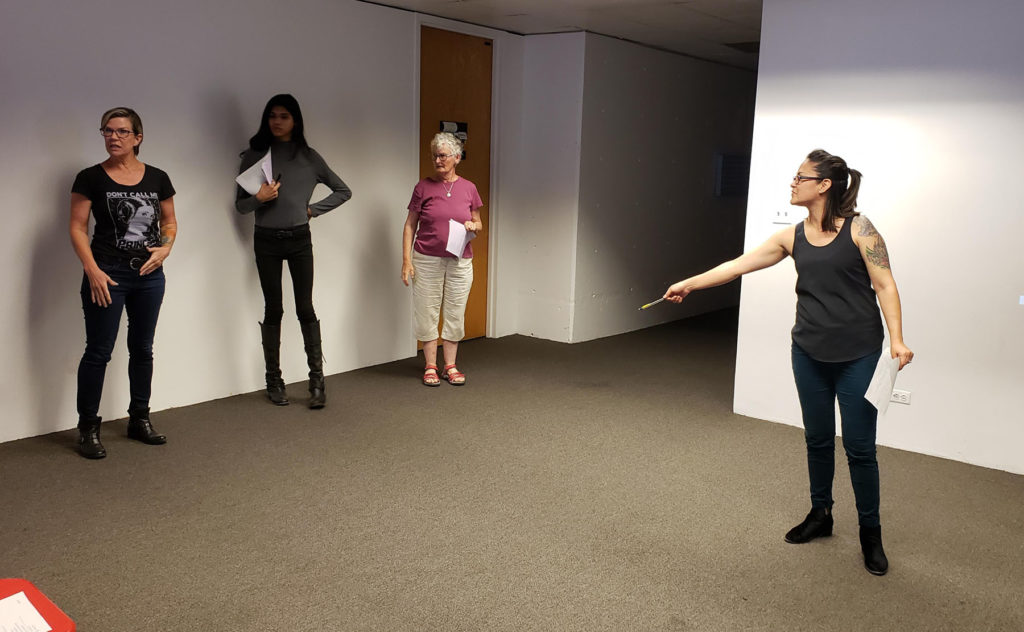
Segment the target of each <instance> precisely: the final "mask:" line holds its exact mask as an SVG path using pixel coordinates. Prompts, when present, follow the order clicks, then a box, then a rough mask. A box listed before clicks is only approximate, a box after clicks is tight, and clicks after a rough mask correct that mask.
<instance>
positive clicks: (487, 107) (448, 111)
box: [418, 26, 493, 339]
mask: <svg viewBox="0 0 1024 632" xmlns="http://www.w3.org/2000/svg"><path fill="white" fill-rule="evenodd" d="M492 50H493V49H492V46H491V40H489V39H484V38H482V37H475V36H473V35H463V34H462V33H453V32H452V31H444V30H441V29H435V28H431V27H429V26H423V27H421V28H420V144H419V147H418V150H419V152H420V177H421V178H425V177H427V176H429V175H432V174H433V173H434V165H433V160H432V159H431V157H430V139H432V138H433V137H434V134H436V133H438V132H440V131H442V129H441V122H442V121H450V122H453V123H464V124H465V131H466V136H467V138H466V142H465V157H464V158H463V159H462V162H461V163H459V166H458V168H457V169H456V173H458V174H459V176H461V177H463V178H466V179H467V180H469V181H470V182H472V183H473V184H475V185H476V188H477V190H478V191H479V192H480V199H482V200H483V202H484V207H483V208H482V209H480V216H481V218H482V219H483V223H484V229H483V231H481V232H480V233H479V234H478V235H477V237H476V239H474V240H473V289H472V291H470V293H469V303H468V304H467V305H466V339H469V338H478V337H480V336H483V335H485V334H486V333H487V254H488V253H487V234H488V231H489V230H490V222H489V221H488V220H489V217H488V206H489V200H490V188H491V51H492ZM441 317H442V318H444V315H443V314H442V315H441Z"/></svg>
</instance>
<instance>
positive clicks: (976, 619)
mask: <svg viewBox="0 0 1024 632" xmlns="http://www.w3.org/2000/svg"><path fill="white" fill-rule="evenodd" d="M735 320H736V313H735V311H726V312H721V313H717V314H713V315H708V316H704V317H698V318H694V319H689V320H687V321H681V322H678V323H673V324H670V325H666V326H662V327H657V328H653V329H649V330H645V331H640V332H635V333H631V334H626V335H622V336H616V337H614V338H608V339H604V340H598V341H594V342H591V343H584V344H578V345H571V346H570V345H562V344H557V343H552V342H546V341H540V340H534V339H530V338H525V337H520V336H511V337H507V338H502V339H498V340H476V341H471V342H467V343H465V344H463V345H462V347H461V349H460V355H459V358H460V362H459V365H460V367H461V368H462V369H463V370H464V371H465V372H466V373H467V375H468V379H469V384H468V385H467V386H465V387H461V388H454V387H451V386H449V385H447V384H443V385H442V386H441V387H440V388H435V389H428V388H425V387H423V386H421V385H420V384H419V382H418V376H419V367H420V365H421V361H420V360H413V359H410V360H405V361H400V362H394V363H391V364H387V365H382V366H378V367H372V368H367V369H363V370H359V371H353V372H350V373H346V374H342V375H335V376H332V377H330V378H329V379H328V407H327V408H326V409H325V410H323V411H309V410H307V409H306V408H305V407H304V406H303V405H302V403H303V399H304V397H305V393H304V390H305V385H304V384H301V383H296V384H292V385H290V386H289V394H290V396H291V397H292V398H293V404H292V405H291V406H288V407H285V408H277V407H274V406H272V405H270V404H269V403H267V402H266V400H265V399H264V397H263V396H262V395H261V394H260V393H252V394H248V395H242V396H238V397H232V398H228V399H223V400H218V401H214V402H207V403H204V404H199V405H195V406H190V407H187V408H180V409H175V410H170V411H163V412H160V413H157V414H155V415H154V417H153V420H154V424H155V425H156V427H157V428H158V429H159V430H161V431H163V432H165V433H167V435H168V436H169V443H168V445H166V446H162V447H151V446H145V445H142V444H140V443H136V442H131V441H128V440H127V439H126V438H125V437H124V428H125V426H124V422H123V421H116V422H112V423H108V424H105V425H104V428H103V437H104V443H105V445H106V447H107V450H108V452H109V456H108V458H106V459H105V460H102V461H96V462H90V461H86V460H85V459H82V458H80V457H78V456H77V455H76V454H75V452H74V451H73V442H74V433H72V432H64V433H58V434H53V435H48V436H43V437H36V438H32V439H25V440H21V441H15V442H10V443H6V444H3V445H0V483H2V484H0V538H2V540H0V576H7V577H23V578H27V579H29V580H31V581H33V582H34V583H35V584H36V585H37V586H39V587H40V588H41V589H42V590H43V591H44V592H45V593H46V594H47V595H48V596H50V597H51V598H52V599H53V600H54V601H55V602H56V603H57V604H58V605H60V606H61V607H62V608H63V609H64V610H65V611H66V612H68V613H69V614H70V615H71V616H72V617H73V618H74V619H75V620H76V621H77V622H78V625H79V630H81V631H83V632H143V631H154V632H177V631H186V630H187V631H195V630H209V631H216V632H221V631H234V630H239V631H241V630H274V631H289V632H291V631H306V630H310V631H312V630H330V631H349V630H352V631H359V630H467V631H471V630H558V631H561V630H566V631H575V630H581V631H582V630H588V631H590V630H679V631H690V630H794V631H796V630H929V631H931V630H1007V631H1010V630H1013V631H1020V630H1024V597H1022V592H1024V502H1022V501H1024V477H1021V476H1015V475H1012V474H1008V473H1005V472H998V471H993V470H987V469H983V468H979V467H973V466H969V465H964V464H960V463H955V462H951V461H945V460H941V459H936V458H931V457H925V456H920V455H916V454H911V453H907V452H901V451H897V450H892V449H885V448H883V449H880V454H879V458H880V462H881V472H882V521H883V534H884V536H885V544H886V550H887V552H888V554H889V558H890V563H891V570H890V572H889V575H887V576H885V577H882V578H878V577H874V576H871V575H869V574H868V573H867V571H865V570H864V568H863V565H862V562H861V557H860V550H859V545H858V541H857V520H856V512H855V510H854V508H853V499H852V492H851V491H850V484H849V475H848V473H847V472H846V470H845V467H844V466H843V465H844V464H845V459H844V458H843V457H842V456H841V455H840V456H839V458H838V460H837V462H838V464H839V467H837V477H836V500H837V504H836V508H835V515H836V535H835V536H834V537H832V538H829V539H825V540H819V541H815V542H812V543H809V544H805V545H790V544H786V543H784V542H783V539H782V536H783V534H784V533H785V531H786V530H787V529H788V528H789V527H791V526H792V525H793V524H795V523H796V522H799V521H800V520H801V519H802V518H803V516H804V514H805V513H806V511H807V508H808V500H807V498H806V494H807V492H806V488H807V482H806V474H805V465H804V455H803V438H802V434H801V431H800V430H799V429H795V428H790V427H786V426H781V425H776V424H770V423H765V422H761V421H757V420H753V419H749V418H745V417H741V416H738V415H734V414H733V413H732V412H730V411H731V400H732V386H731V385H732V374H733V361H734V357H735V332H734V330H735ZM253 343H254V344H256V343H257V341H256V340H254V341H253ZM284 352H285V353H299V352H300V350H298V349H285V350H284ZM157 362H159V358H157ZM296 377H298V376H296ZM110 379H124V378H123V376H113V375H112V376H110ZM166 387H167V386H166V385H161V384H156V385H155V388H157V389H159V388H166Z"/></svg>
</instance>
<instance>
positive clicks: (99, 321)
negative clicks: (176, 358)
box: [71, 108, 178, 459]
mask: <svg viewBox="0 0 1024 632" xmlns="http://www.w3.org/2000/svg"><path fill="white" fill-rule="evenodd" d="M100 133H101V134H103V139H104V141H105V147H106V150H107V154H109V157H108V158H107V159H106V160H104V161H103V162H102V163H100V164H98V165H93V166H92V167H89V168H87V169H83V170H82V171H80V172H79V173H78V176H77V177H76V178H75V183H74V185H72V187H71V245H72V246H73V247H74V249H75V254H77V255H78V258H79V259H81V260H82V268H83V270H84V275H83V278H82V290H81V293H82V309H83V311H84V312H85V340H86V342H85V353H84V354H83V355H82V361H81V362H80V363H79V365H78V432H79V439H78V446H79V452H81V454H82V456H84V457H86V458H89V459H102V458H103V457H105V456H106V455H107V452H106V450H105V449H104V448H103V444H102V443H100V417H99V415H98V413H99V407H100V395H101V394H102V392H103V378H104V375H105V374H106V369H107V362H109V361H110V353H111V351H112V350H113V349H114V343H115V342H116V341H117V329H118V326H119V325H120V322H121V312H122V310H125V311H127V312H128V353H129V358H128V381H129V387H130V394H131V401H130V403H129V404H128V417H129V420H128V436H129V437H130V438H132V439H136V440H138V441H141V442H143V443H147V444H150V445H159V444H162V443H166V441H167V439H166V437H164V435H162V434H158V433H157V432H156V431H155V430H153V425H152V423H151V422H150V420H149V395H150V388H151V383H152V378H153V335H154V333H155V332H156V321H157V317H158V316H159V314H160V304H161V303H162V302H163V296H164V271H163V263H164V260H165V259H167V257H168V256H169V255H170V254H171V246H173V244H174V236H175V234H176V233H177V231H178V226H177V222H176V221H175V218H174V187H173V186H171V181H170V179H169V178H168V177H167V174H166V173H164V172H163V171H161V170H160V169H157V168H156V167H153V166H151V165H147V164H145V163H143V162H141V161H140V160H139V159H138V157H137V156H138V153H139V145H141V144H142V119H140V118H139V115H138V114H136V113H135V112H134V111H133V110H131V109H129V108H114V109H112V110H108V111H107V112H106V113H104V114H103V116H102V118H101V119H100ZM90 214H91V215H92V216H93V218H94V219H95V221H96V225H95V229H94V231H93V237H92V243H90V242H89V215H90Z"/></svg>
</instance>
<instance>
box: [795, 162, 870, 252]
mask: <svg viewBox="0 0 1024 632" xmlns="http://www.w3.org/2000/svg"><path fill="white" fill-rule="evenodd" d="M807 160H808V161H810V162H811V164H812V165H814V172H815V173H816V174H818V177H819V178H823V179H826V178H827V179H828V180H831V181H832V186H831V187H830V188H829V190H828V196H827V197H826V198H825V216H824V217H822V218H821V230H823V231H825V232H829V233H834V232H836V219H837V218H840V217H845V218H849V217H856V216H857V215H860V213H858V212H857V211H855V210H854V209H856V208H857V192H858V191H860V181H861V178H862V177H863V176H862V175H861V173H860V172H859V171H857V170H856V169H850V167H849V166H848V165H847V164H846V161H845V160H843V159H842V158H840V157H839V156H833V155H832V154H830V153H828V152H827V151H825V150H824V149H815V150H814V151H812V152H811V153H809V154H807Z"/></svg>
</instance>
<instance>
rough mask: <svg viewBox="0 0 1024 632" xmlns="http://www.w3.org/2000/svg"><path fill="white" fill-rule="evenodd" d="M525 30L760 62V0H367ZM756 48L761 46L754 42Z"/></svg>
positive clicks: (745, 64) (740, 63)
mask: <svg viewBox="0 0 1024 632" xmlns="http://www.w3.org/2000/svg"><path fill="white" fill-rule="evenodd" d="M363 1H364V2H371V3H372V4H382V5H386V6H390V7H397V8H401V9H407V10H410V11H416V12H419V13H426V14H429V15H435V16H439V17H444V18H449V19H452V20H458V21H460V22H468V23H470V24H477V25H480V26H488V27H491V28H495V29H501V30H503V31H509V32H511V33H517V34H520V35H531V34H538V33H563V32H571V31H589V32H591V33H600V34H602V35H608V36H611V37H617V38H620V39H625V40H629V41H631V42H637V43H639V44H644V45H647V46H652V47H655V48H660V49H664V50H669V51H673V52H676V53H682V54H684V55H690V56H692V57H698V58H700V59H706V60H709V61H715V62H719V63H723V64H728V65H730V66H737V67H740V68H748V69H751V70H755V69H756V68H757V53H756V52H741V51H738V50H736V49H734V48H731V47H729V46H727V44H736V43H751V42H753V43H756V42H758V41H759V40H760V36H761V0H363ZM755 49H756V47H755Z"/></svg>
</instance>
